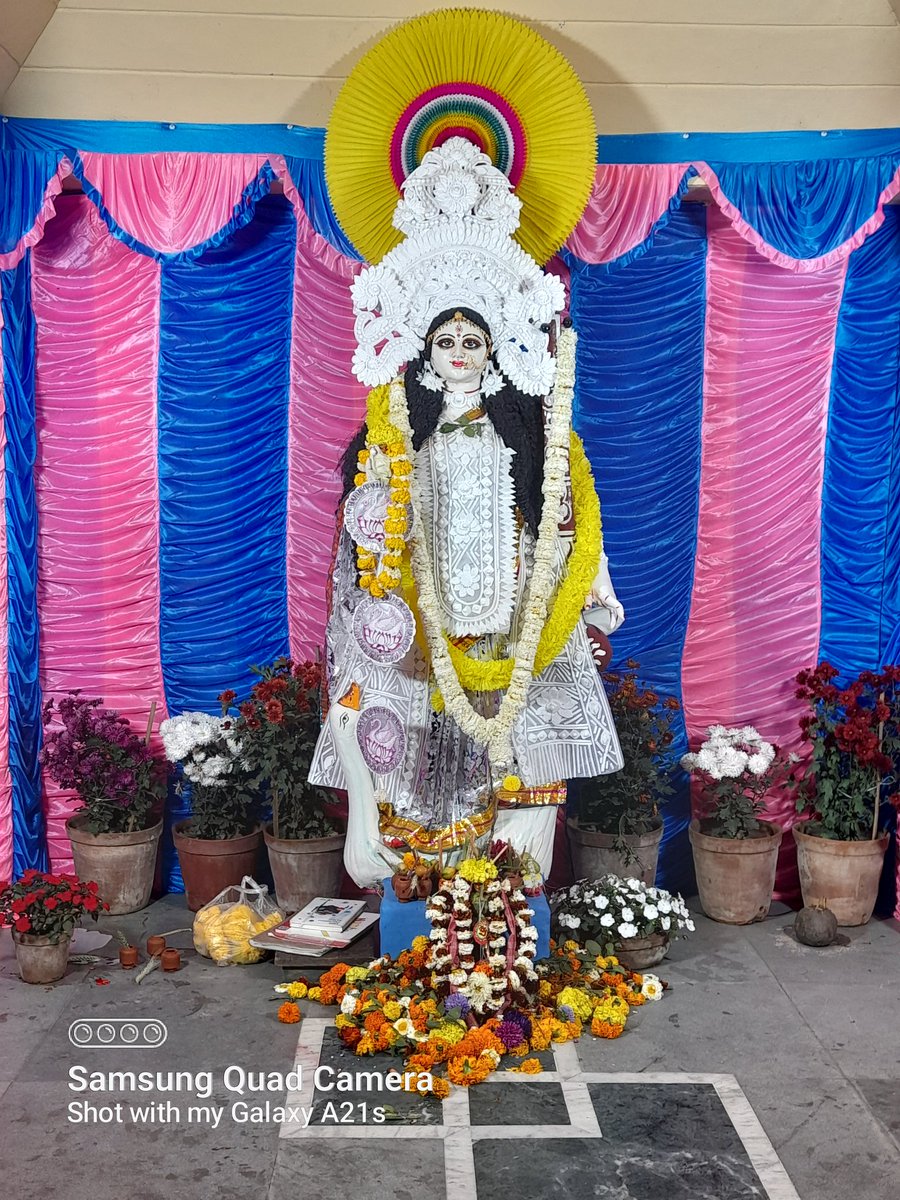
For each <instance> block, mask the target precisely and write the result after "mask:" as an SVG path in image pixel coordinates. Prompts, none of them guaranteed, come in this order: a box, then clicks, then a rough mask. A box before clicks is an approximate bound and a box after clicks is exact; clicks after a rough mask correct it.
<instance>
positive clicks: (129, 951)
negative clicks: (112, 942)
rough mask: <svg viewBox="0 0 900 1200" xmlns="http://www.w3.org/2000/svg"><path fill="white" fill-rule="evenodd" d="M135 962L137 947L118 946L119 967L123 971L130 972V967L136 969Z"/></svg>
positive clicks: (136, 959)
mask: <svg viewBox="0 0 900 1200" xmlns="http://www.w3.org/2000/svg"><path fill="white" fill-rule="evenodd" d="M137 961H138V950H137V946H120V947H119V966H120V967H121V968H122V969H123V970H124V971H130V970H131V968H132V967H136V966H137Z"/></svg>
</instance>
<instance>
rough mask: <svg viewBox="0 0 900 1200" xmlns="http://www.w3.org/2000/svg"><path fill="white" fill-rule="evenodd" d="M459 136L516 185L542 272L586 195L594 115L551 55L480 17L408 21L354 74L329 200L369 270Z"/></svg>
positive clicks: (532, 39) (334, 121)
mask: <svg viewBox="0 0 900 1200" xmlns="http://www.w3.org/2000/svg"><path fill="white" fill-rule="evenodd" d="M451 137H465V138H468V139H469V140H470V141H472V142H474V143H475V144H476V145H477V146H479V147H480V149H481V150H483V151H484V152H485V153H486V154H487V155H489V157H490V159H491V161H492V162H493V163H494V165H495V166H496V167H498V168H499V169H500V170H501V171H503V172H504V173H505V174H506V175H507V176H508V178H509V180H510V182H511V183H512V185H513V187H514V188H515V190H516V195H517V196H518V197H519V199H520V200H521V201H522V215H521V224H520V226H519V229H518V231H517V233H516V235H515V236H516V240H517V241H518V242H519V244H520V245H521V246H522V247H523V249H525V250H526V251H527V252H528V253H529V254H530V255H531V256H532V257H533V258H535V259H536V260H537V261H538V262H539V263H541V264H543V263H545V262H546V261H547V260H548V259H549V258H551V257H552V256H553V255H554V254H555V253H556V251H557V250H558V249H559V247H560V246H561V245H562V243H563V242H564V241H565V239H566V238H567V237H568V236H569V234H570V233H571V231H572V230H573V229H574V228H575V225H576V224H577V223H578V221H579V219H580V217H581V214H582V213H583V212H584V207H585V205H586V204H587V201H588V198H589V196H590V192H591V186H592V184H593V180H594V170H595V165H596V130H595V126H594V117H593V113H592V111H591V107H590V104H589V102H588V99H587V96H586V95H585V92H584V88H583V87H582V85H581V82H580V80H579V79H578V76H577V75H576V74H575V72H574V71H573V70H572V68H571V66H570V65H569V63H568V62H567V61H566V59H565V58H564V57H563V55H562V54H560V52H559V51H558V50H557V49H556V48H555V47H554V46H552V45H551V44H550V43H549V42H548V41H547V40H546V39H545V38H543V37H542V36H541V35H540V34H539V33H537V32H535V30H533V29H530V28H529V27H528V26H527V25H524V24H522V22H521V21H517V20H515V19H514V18H513V17H508V16H505V15H504V14H503V13H498V12H487V11H484V10H482V9H442V10H440V11H438V12H433V13H427V14H425V15H424V16H421V17H413V18H412V19H411V20H409V21H404V22H403V23H402V24H400V25H397V26H396V27H395V28H394V29H392V30H390V31H389V32H388V33H387V34H386V35H385V36H384V37H383V38H382V39H381V41H380V42H378V43H377V45H375V46H373V47H372V49H371V50H369V51H368V52H367V53H366V54H364V55H363V57H362V58H361V59H360V61H359V62H358V63H357V65H356V66H355V67H354V69H353V70H352V71H351V73H350V76H349V77H348V79H347V82H346V83H345V84H344V86H343V88H342V89H341V91H340V93H339V95H338V98H337V100H336V102H335V105H334V109H333V111H332V114H331V120H330V121H329V124H328V129H327V132H326V138H325V173H326V179H327V182H328V191H329V194H330V197H331V203H332V205H333V207H334V211H335V214H336V215H337V218H338V221H339V222H340V223H341V226H342V228H343V230H344V232H345V233H346V234H347V237H348V238H349V239H350V241H351V242H352V243H353V245H354V246H355V247H356V248H357V250H359V252H360V253H361V254H362V255H363V256H364V257H365V258H366V259H367V260H368V261H369V262H378V261H379V260H380V259H381V258H383V257H384V255H385V254H387V252H388V251H389V250H391V249H393V247H394V246H396V245H397V244H398V242H399V241H400V240H401V236H402V235H401V234H400V233H399V232H398V231H397V230H396V229H394V227H393V225H392V223H391V222H392V218H393V215H394V209H395V208H396V205H397V201H398V200H399V198H400V194H401V192H400V189H401V187H402V184H403V181H404V180H405V179H406V177H407V176H408V175H409V174H410V172H411V171H413V170H415V168H416V167H417V166H418V165H419V163H420V162H421V161H422V158H423V157H424V155H425V154H426V153H427V152H428V151H429V150H431V149H433V148H434V147H435V146H439V145H440V144H441V143H442V142H445V141H446V140H447V139H448V138H451Z"/></svg>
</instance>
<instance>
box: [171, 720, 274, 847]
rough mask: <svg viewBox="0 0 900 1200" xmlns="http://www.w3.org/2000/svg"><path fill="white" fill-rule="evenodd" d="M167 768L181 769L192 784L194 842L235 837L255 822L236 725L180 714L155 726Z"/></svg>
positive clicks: (179, 785) (178, 782)
mask: <svg viewBox="0 0 900 1200" xmlns="http://www.w3.org/2000/svg"><path fill="white" fill-rule="evenodd" d="M159 732H160V736H161V737H162V742H163V747H164V748H165V752H166V758H167V759H168V760H169V762H170V763H173V764H174V765H175V766H177V767H180V768H181V775H180V777H179V778H178V779H177V780H176V783H175V787H176V790H178V791H181V790H182V788H183V780H187V781H188V782H189V783H190V784H191V809H192V820H191V825H190V827H189V829H188V831H187V832H189V833H190V835H191V836H192V837H198V838H206V839H214V840H220V839H223V838H230V837H239V836H241V835H242V834H244V833H246V832H247V831H248V828H249V827H250V826H251V825H252V824H253V819H254V800H253V797H252V795H251V792H250V790H249V788H248V785H247V776H246V771H245V770H244V767H243V763H242V760H241V743H240V740H239V738H238V737H237V736H236V735H235V732H234V721H233V720H232V719H231V718H230V717H227V716H224V717H213V716H210V715H209V713H205V712H183V713H180V714H179V715H178V716H175V717H169V718H168V720H166V721H163V722H162V723H161V724H160V727H159Z"/></svg>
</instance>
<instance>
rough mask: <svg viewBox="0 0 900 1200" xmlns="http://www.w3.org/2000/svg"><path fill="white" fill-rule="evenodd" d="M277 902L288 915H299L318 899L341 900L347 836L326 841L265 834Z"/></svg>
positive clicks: (269, 829) (326, 838)
mask: <svg viewBox="0 0 900 1200" xmlns="http://www.w3.org/2000/svg"><path fill="white" fill-rule="evenodd" d="M264 837H265V841H266V848H267V850H268V852H269V865H270V866H271V868H272V878H273V879H274V880H275V898H276V900H277V901H278V907H279V908H280V909H281V910H282V911H283V912H285V913H295V912H299V911H300V909H301V908H304V907H305V906H306V905H307V904H309V902H310V900H315V898H316V896H337V895H338V894H339V891H340V886H341V879H342V875H343V864H344V842H345V841H346V838H345V837H344V834H342V833H339V834H334V835H332V836H331V837H323V838H277V837H275V836H274V835H273V834H272V831H271V827H269V828H267V829H266V830H265V834H264Z"/></svg>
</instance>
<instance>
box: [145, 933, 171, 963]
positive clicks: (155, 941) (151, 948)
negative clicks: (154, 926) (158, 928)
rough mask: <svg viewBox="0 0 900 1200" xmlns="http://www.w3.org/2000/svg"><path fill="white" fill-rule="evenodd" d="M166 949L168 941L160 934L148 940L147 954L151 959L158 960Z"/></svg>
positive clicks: (155, 934)
mask: <svg viewBox="0 0 900 1200" xmlns="http://www.w3.org/2000/svg"><path fill="white" fill-rule="evenodd" d="M165 948H166V939H165V938H164V937H161V936H160V935H159V934H158V933H154V934H152V935H151V936H150V937H148V938H147V953H148V954H149V955H150V957H151V958H157V957H158V956H159V955H160V954H162V952H163V950H165Z"/></svg>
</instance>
